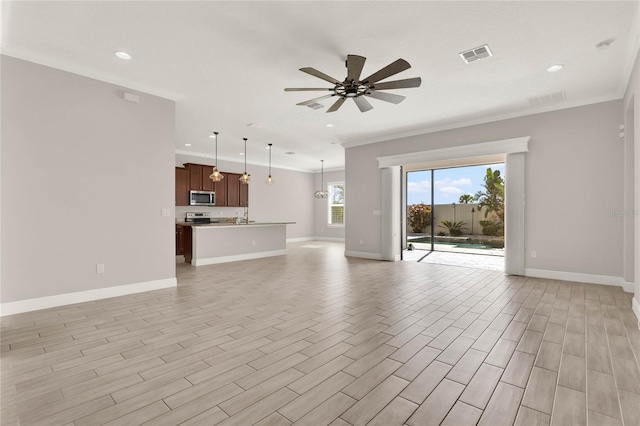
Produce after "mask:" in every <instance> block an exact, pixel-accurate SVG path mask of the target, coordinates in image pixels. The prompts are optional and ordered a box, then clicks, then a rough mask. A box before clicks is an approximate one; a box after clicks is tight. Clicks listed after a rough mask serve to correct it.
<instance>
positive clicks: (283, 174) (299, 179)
mask: <svg viewBox="0 0 640 426" xmlns="http://www.w3.org/2000/svg"><path fill="white" fill-rule="evenodd" d="M185 163H196V164H208V165H213V163H214V160H213V159H211V158H206V157H196V156H187V155H183V154H175V166H178V167H181V166H182V165H183V164H185ZM217 166H218V169H219V170H220V171H223V172H229V173H242V172H243V171H244V163H237V162H231V161H224V160H219V161H218V164H217ZM247 172H248V173H249V174H250V175H251V182H250V183H249V219H250V220H255V221H258V222H271V221H275V222H295V224H294V225H287V239H293V238H312V237H313V236H314V218H313V215H314V206H313V203H312V200H313V191H314V189H313V188H314V186H313V185H314V174H313V173H305V172H297V171H293V170H285V169H277V168H275V167H272V170H271V174H272V176H273V178H274V180H275V184H274V185H271V186H269V185H267V184H266V183H265V180H266V179H267V176H268V174H269V168H268V167H265V166H258V165H254V164H247ZM172 173H173V170H172ZM309 197H311V199H309ZM192 211H195V212H198V211H205V212H213V214H214V215H215V216H223V217H235V216H236V213H238V214H240V217H243V214H244V209H243V208H236V207H177V208H176V217H177V218H178V219H180V218H184V213H186V212H192Z"/></svg>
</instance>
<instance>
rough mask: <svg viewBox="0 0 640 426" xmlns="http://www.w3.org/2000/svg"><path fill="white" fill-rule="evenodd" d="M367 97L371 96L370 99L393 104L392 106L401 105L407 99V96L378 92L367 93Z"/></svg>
mask: <svg viewBox="0 0 640 426" xmlns="http://www.w3.org/2000/svg"><path fill="white" fill-rule="evenodd" d="M365 96H369V97H370V98H374V99H379V100H381V101H385V102H391V103H392V104H399V103H400V102H402V101H404V100H405V98H406V96H401V95H394V94H393V93H385V92H376V91H375V90H374V91H372V92H369V93H366V94H365Z"/></svg>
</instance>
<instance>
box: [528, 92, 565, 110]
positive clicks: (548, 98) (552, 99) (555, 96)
mask: <svg viewBox="0 0 640 426" xmlns="http://www.w3.org/2000/svg"><path fill="white" fill-rule="evenodd" d="M527 100H528V101H529V105H531V106H540V105H548V104H553V103H556V102H562V101H566V100H567V92H565V91H564V90H563V91H561V92H555V93H548V94H546V95H542V96H538V97H535V98H527Z"/></svg>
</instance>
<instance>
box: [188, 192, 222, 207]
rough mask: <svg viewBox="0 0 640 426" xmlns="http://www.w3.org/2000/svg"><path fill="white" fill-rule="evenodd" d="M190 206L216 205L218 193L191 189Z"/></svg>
mask: <svg viewBox="0 0 640 426" xmlns="http://www.w3.org/2000/svg"><path fill="white" fill-rule="evenodd" d="M189 205H190V206H215V205H216V193H215V192H213V191H189Z"/></svg>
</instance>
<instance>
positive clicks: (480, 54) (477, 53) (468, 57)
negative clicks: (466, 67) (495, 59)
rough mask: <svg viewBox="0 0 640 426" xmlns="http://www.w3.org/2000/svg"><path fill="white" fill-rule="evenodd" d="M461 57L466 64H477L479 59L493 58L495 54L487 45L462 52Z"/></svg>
mask: <svg viewBox="0 0 640 426" xmlns="http://www.w3.org/2000/svg"><path fill="white" fill-rule="evenodd" d="M459 55H460V57H461V58H462V60H463V61H464V62H465V63H467V64H470V63H471V62H475V61H477V60H478V59H484V58H488V57H489V56H493V53H491V49H489V45H487V44H485V45H483V46H480V47H476V48H473V49H471V50H467V51H465V52H460V53H459Z"/></svg>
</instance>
